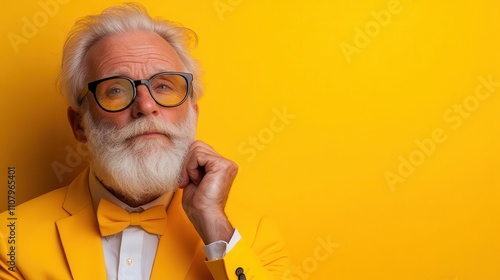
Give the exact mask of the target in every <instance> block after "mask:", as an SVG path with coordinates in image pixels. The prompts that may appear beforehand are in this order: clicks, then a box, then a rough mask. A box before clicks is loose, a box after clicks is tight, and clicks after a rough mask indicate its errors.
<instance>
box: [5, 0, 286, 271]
mask: <svg viewBox="0 0 500 280" xmlns="http://www.w3.org/2000/svg"><path fill="white" fill-rule="evenodd" d="M190 34H192V33H190V31H189V30H188V29H186V28H183V27H179V26H176V25H174V24H171V23H169V22H166V21H162V20H155V19H151V18H150V17H149V15H148V14H147V12H146V11H145V10H144V9H143V8H142V7H140V6H137V5H125V6H122V7H112V8H109V9H107V10H105V11H104V12H103V13H102V14H100V15H97V16H89V17H87V18H84V19H82V20H80V21H79V22H77V24H76V26H75V27H74V29H73V31H72V32H71V34H70V35H69V37H68V39H67V41H66V44H65V47H64V52H63V62H62V69H61V74H60V84H61V87H62V91H63V93H64V95H65V97H66V99H67V100H68V102H69V104H70V107H69V108H68V118H69V122H70V124H71V127H72V129H73V133H74V136H75V138H76V139H77V140H78V141H79V142H81V143H85V145H86V146H87V148H88V150H89V155H90V156H89V163H90V167H89V168H88V169H86V170H85V171H84V172H83V173H82V174H80V175H79V176H78V177H77V178H76V179H75V180H74V181H73V182H72V183H71V184H70V185H69V186H67V187H65V188H61V189H58V190H55V191H52V192H50V193H48V194H45V195H43V196H41V197H38V198H35V199H33V200H31V201H29V202H27V203H24V204H22V205H20V206H18V207H17V209H16V210H17V211H16V214H17V216H18V220H17V232H16V234H17V236H16V240H15V258H14V260H13V259H12V258H11V256H10V255H9V253H10V251H11V246H12V245H13V244H11V242H10V240H9V239H8V238H7V237H8V236H9V233H8V232H7V230H8V228H6V227H1V230H2V231H3V232H2V234H1V236H0V237H1V240H0V244H1V245H0V249H1V250H0V251H1V255H0V259H1V262H0V264H1V267H0V278H1V279H24V278H25V279H85V280H88V279H259V280H260V279H276V278H281V277H283V276H284V275H287V274H289V273H288V272H287V266H288V256H287V254H286V252H285V249H284V242H283V240H282V238H281V237H280V235H279V233H278V231H277V230H276V228H275V227H274V226H273V225H272V223H270V221H269V220H268V219H266V218H263V217H255V216H254V215H252V214H248V213H245V211H244V210H245V209H236V210H237V211H231V209H227V210H226V209H225V204H226V200H227V198H228V194H229V190H230V188H231V185H232V183H233V180H234V178H235V176H236V173H237V166H236V165H235V163H233V162H232V161H230V160H228V159H225V158H223V157H222V156H220V155H219V154H217V152H216V151H214V150H213V149H212V148H211V147H210V146H209V145H207V144H205V143H203V142H201V141H195V130H196V122H197V117H198V106H197V100H198V98H199V97H200V95H201V87H200V84H199V80H198V68H197V64H196V62H195V61H194V60H193V59H192V58H191V57H190V56H189V55H188V53H187V49H186V48H187V46H186V44H187V43H188V39H189V35H190ZM1 218H2V221H7V218H8V216H7V213H3V214H2V215H1Z"/></svg>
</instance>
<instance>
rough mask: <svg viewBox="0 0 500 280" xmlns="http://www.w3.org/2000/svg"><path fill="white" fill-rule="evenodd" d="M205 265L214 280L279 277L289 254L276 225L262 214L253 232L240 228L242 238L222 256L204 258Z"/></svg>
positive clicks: (282, 275)
mask: <svg viewBox="0 0 500 280" xmlns="http://www.w3.org/2000/svg"><path fill="white" fill-rule="evenodd" d="M238 230H240V228H238ZM206 265H207V267H208V269H209V271H210V273H211V274H212V276H213V277H214V279H216V280H229V279H248V280H250V279H254V280H267V279H283V277H285V275H286V274H288V273H287V272H288V271H290V258H289V256H288V253H287V251H286V249H285V241H284V238H283V236H282V235H281V234H280V232H279V231H278V229H277V227H276V226H275V225H274V223H272V222H271V220H270V219H269V218H267V217H262V218H261V219H260V221H259V222H258V225H257V229H256V231H255V234H251V233H250V234H248V236H247V235H246V233H245V232H243V231H242V238H241V239H240V240H239V241H238V243H237V244H236V245H235V247H234V248H232V249H231V251H229V253H228V254H227V255H226V256H225V257H224V258H222V259H218V260H213V261H206ZM241 274H244V276H245V277H242V276H239V275H241ZM238 277H240V278H238ZM286 279H291V278H289V277H288V278H286Z"/></svg>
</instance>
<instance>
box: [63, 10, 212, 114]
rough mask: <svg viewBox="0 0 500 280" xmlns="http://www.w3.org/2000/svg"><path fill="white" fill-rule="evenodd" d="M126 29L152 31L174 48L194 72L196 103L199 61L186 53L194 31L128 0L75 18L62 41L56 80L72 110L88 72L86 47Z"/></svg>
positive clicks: (194, 38)
mask: <svg viewBox="0 0 500 280" xmlns="http://www.w3.org/2000/svg"><path fill="white" fill-rule="evenodd" d="M129 31H147V32H154V33H156V34H158V35H160V36H161V37H162V38H163V39H164V40H165V41H167V42H168V43H169V44H170V45H171V46H172V47H173V48H174V50H175V51H176V52H177V55H178V56H179V58H180V60H181V63H182V65H183V68H184V69H183V71H185V72H189V73H192V74H193V76H194V78H193V87H192V93H191V94H192V95H191V98H192V101H193V102H194V103H196V102H197V101H198V99H199V98H200V97H201V96H202V94H203V89H202V87H201V83H200V80H199V77H200V69H199V66H198V62H197V61H196V60H195V59H193V58H192V57H191V56H190V55H189V53H188V49H189V46H190V43H191V42H194V44H193V45H196V42H197V36H196V33H195V32H194V31H192V30H191V29H189V28H186V27H183V26H180V25H179V24H175V23H173V22H170V21H167V20H163V19H159V18H155V19H153V18H151V17H150V16H149V14H148V12H147V11H146V9H145V8H144V7H143V6H141V5H140V4H136V3H127V4H124V5H123V6H113V7H110V8H108V9H106V10H104V11H103V12H102V13H101V14H99V15H91V16H86V17H84V18H82V19H80V20H78V21H77V22H76V23H75V25H74V26H73V29H72V30H71V31H70V33H69V35H68V38H67V39H66V42H65V44H64V49H63V56H62V65H61V72H60V73H59V81H58V82H59V88H60V91H61V93H62V94H63V96H64V97H65V99H66V101H67V102H68V104H69V105H70V106H71V107H72V108H73V109H74V110H75V111H79V107H80V104H79V103H78V100H77V99H78V96H79V94H80V92H81V91H82V90H83V88H84V87H85V80H86V78H87V77H86V75H88V69H86V65H85V63H84V59H85V55H86V54H87V52H88V51H89V49H90V48H91V47H92V46H93V45H94V44H95V43H96V42H97V41H99V40H101V39H103V38H105V37H107V36H109V35H113V34H119V33H125V32H129ZM87 82H88V81H87Z"/></svg>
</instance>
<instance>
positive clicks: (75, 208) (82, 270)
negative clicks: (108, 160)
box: [56, 169, 106, 280]
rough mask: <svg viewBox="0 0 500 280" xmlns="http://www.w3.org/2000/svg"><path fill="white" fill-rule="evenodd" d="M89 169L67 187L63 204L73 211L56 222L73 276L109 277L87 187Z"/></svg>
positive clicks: (75, 277)
mask: <svg viewBox="0 0 500 280" xmlns="http://www.w3.org/2000/svg"><path fill="white" fill-rule="evenodd" d="M88 176H89V171H88V169H87V170H86V171H85V172H82V173H81V174H80V176H79V177H78V178H77V179H75V180H74V181H73V183H72V184H71V185H70V186H69V187H68V192H67V195H66V199H65V201H64V204H63V208H64V209H65V210H66V211H67V212H68V213H69V214H70V215H71V216H69V217H67V218H64V219H61V220H59V221H57V222H56V225H57V230H58V231H59V237H60V239H61V243H62V246H63V248H64V253H65V255H66V260H67V262H68V266H69V268H70V270H71V274H72V276H73V279H76V280H78V279H106V268H105V263H104V253H103V249H102V243H101V235H100V234H99V228H98V224H97V221H96V216H95V213H94V209H93V207H92V203H91V198H90V192H89V187H88Z"/></svg>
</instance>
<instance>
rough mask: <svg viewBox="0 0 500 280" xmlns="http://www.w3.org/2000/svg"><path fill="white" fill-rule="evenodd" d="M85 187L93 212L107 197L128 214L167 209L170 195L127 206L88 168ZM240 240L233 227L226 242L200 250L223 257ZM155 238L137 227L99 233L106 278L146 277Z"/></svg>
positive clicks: (150, 267) (215, 257)
mask: <svg viewBox="0 0 500 280" xmlns="http://www.w3.org/2000/svg"><path fill="white" fill-rule="evenodd" d="M89 187H90V195H91V197H92V204H93V207H94V212H96V213H97V206H98V205H99V201H100V200H101V199H102V198H106V199H108V200H109V201H111V202H113V203H115V204H116V205H118V206H120V207H122V208H123V209H125V210H126V211H127V212H129V213H134V212H142V211H145V210H147V209H149V208H151V207H153V206H156V205H164V206H165V208H168V205H169V204H170V202H171V201H172V198H173V195H174V193H166V194H164V195H162V196H160V197H158V198H157V199H155V200H153V201H151V202H149V203H146V204H144V205H142V206H139V207H130V206H128V205H127V204H125V203H124V202H122V201H121V200H119V199H118V198H116V197H115V196H114V195H113V194H111V193H110V192H109V191H108V190H107V189H106V188H105V187H104V186H103V185H102V184H101V183H100V182H99V180H97V178H96V177H95V176H94V172H93V171H92V169H91V172H89ZM240 239H241V235H240V234H239V232H238V230H236V229H235V230H234V233H233V236H232V237H231V240H230V241H229V243H227V242H225V241H217V242H214V243H211V244H208V245H206V246H204V247H203V251H204V252H205V255H206V257H207V259H208V260H215V259H218V258H223V257H224V256H225V255H226V254H227V253H228V252H229V251H230V250H231V249H232V248H233V247H234V246H235V245H236V243H237V242H238V241H239V240H240ZM159 240H160V236H158V235H156V234H151V233H148V232H146V231H144V230H143V229H142V228H141V227H139V226H129V227H127V228H126V229H125V230H123V231H122V232H119V233H117V234H114V235H109V236H103V237H102V247H103V250H104V260H105V262H106V273H107V279H118V280H129V279H130V280H132V279H133V280H138V279H149V278H150V276H151V270H152V268H153V263H154V259H155V256H156V249H157V248H158V242H159Z"/></svg>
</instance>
